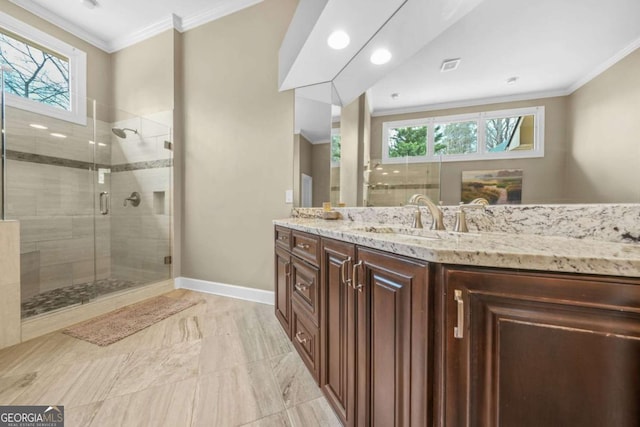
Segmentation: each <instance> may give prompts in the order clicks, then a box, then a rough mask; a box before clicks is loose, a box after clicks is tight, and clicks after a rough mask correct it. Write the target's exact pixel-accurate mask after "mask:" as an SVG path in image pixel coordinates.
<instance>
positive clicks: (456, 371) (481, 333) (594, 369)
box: [443, 268, 640, 427]
mask: <svg viewBox="0 0 640 427" xmlns="http://www.w3.org/2000/svg"><path fill="white" fill-rule="evenodd" d="M443 279H444V283H445V310H446V320H445V331H444V333H445V337H444V341H445V343H446V360H445V364H446V379H445V387H446V392H445V394H446V399H445V405H446V407H445V420H446V425H447V426H497V425H500V426H519V427H527V426H531V427H538V426H554V427H562V426H581V427H588V426H594V427H595V426H616V427H631V426H633V427H637V426H639V425H640V283H639V282H638V281H633V280H625V279H615V280H614V279H603V278H596V277H584V278H582V277H577V276H573V277H572V276H568V275H555V274H554V275H545V274H535V273H520V274H518V273H515V272H509V271H502V272H501V271H496V270H475V271H474V270H473V269H468V270H465V269H458V268H445V269H443ZM456 292H457V293H458V294H457V296H456ZM459 313H460V317H459ZM460 323H462V325H460ZM459 326H462V327H461V328H460V330H459V332H460V333H461V336H460V334H458V335H459V337H458V338H456V337H455V336H454V328H456V327H459Z"/></svg>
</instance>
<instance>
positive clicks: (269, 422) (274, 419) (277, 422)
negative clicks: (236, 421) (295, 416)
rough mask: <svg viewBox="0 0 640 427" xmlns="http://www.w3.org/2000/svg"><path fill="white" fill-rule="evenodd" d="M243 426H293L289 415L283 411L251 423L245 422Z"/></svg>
mask: <svg viewBox="0 0 640 427" xmlns="http://www.w3.org/2000/svg"><path fill="white" fill-rule="evenodd" d="M242 427H291V421H289V415H287V413H286V412H285V411H283V412H279V413H277V414H273V415H269V416H268V417H264V418H261V419H259V420H257V421H253V422H251V423H249V424H244V425H243V426H242Z"/></svg>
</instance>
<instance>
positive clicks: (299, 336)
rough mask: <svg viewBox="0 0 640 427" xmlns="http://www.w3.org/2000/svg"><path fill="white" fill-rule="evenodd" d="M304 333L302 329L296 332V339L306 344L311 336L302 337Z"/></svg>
mask: <svg viewBox="0 0 640 427" xmlns="http://www.w3.org/2000/svg"><path fill="white" fill-rule="evenodd" d="M303 335H304V333H303V332H302V331H298V332H296V341H298V342H299V343H300V344H306V343H307V342H309V338H302V336H303Z"/></svg>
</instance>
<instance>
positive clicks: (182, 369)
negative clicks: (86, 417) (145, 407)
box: [107, 341, 201, 398]
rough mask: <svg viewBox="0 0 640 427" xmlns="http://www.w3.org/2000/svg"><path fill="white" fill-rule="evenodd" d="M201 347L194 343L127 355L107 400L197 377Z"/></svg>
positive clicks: (197, 342)
mask: <svg viewBox="0 0 640 427" xmlns="http://www.w3.org/2000/svg"><path fill="white" fill-rule="evenodd" d="M200 347H201V343H200V341H195V342H191V343H182V344H175V345H173V346H170V347H166V348H162V349H159V350H155V349H154V350H140V351H137V352H134V353H131V354H129V355H128V357H127V359H126V360H125V361H124V363H123V364H122V366H121V367H120V369H119V370H118V373H117V378H116V379H115V381H114V383H113V386H112V387H111V389H110V391H109V394H108V396H107V398H111V397H115V396H122V395H125V394H130V393H135V392H137V391H140V390H144V389H145V388H150V387H155V386H159V385H163V384H171V383H176V382H179V381H183V380H186V379H189V378H194V377H196V376H197V375H198V359H199V356H200Z"/></svg>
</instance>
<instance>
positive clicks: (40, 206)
mask: <svg viewBox="0 0 640 427" xmlns="http://www.w3.org/2000/svg"><path fill="white" fill-rule="evenodd" d="M5 115H6V117H5V129H4V130H5V134H4V136H5V145H6V153H7V154H6V159H5V169H6V170H5V172H6V182H5V188H6V191H5V194H4V196H5V197H4V199H5V202H4V210H5V217H6V219H8V220H18V221H20V229H21V236H20V237H21V241H20V263H21V266H20V267H21V300H22V316H23V318H26V317H32V316H36V315H41V314H43V313H50V312H52V311H55V310H59V309H65V308H68V307H71V306H74V305H78V304H84V303H87V302H89V301H92V300H94V299H96V298H100V297H103V296H104V295H107V294H111V293H113V292H118V291H126V290H129V289H132V288H134V287H137V286H142V285H145V284H149V283H153V282H158V281H162V280H166V279H170V278H171V265H170V255H171V241H170V227H171V210H170V206H171V203H170V202H171V185H170V184H171V174H172V151H171V150H170V148H171V144H170V142H169V141H170V139H171V135H170V127H169V126H168V125H166V124H161V123H159V121H162V120H165V122H168V120H170V117H171V115H170V114H164V115H162V114H160V115H158V116H157V118H156V120H153V119H147V118H141V117H137V116H134V115H132V114H127V113H124V112H121V111H117V110H115V109H113V108H110V107H107V106H102V105H98V104H96V103H95V102H94V101H92V100H88V101H87V115H88V117H87V120H86V124H74V123H70V122H67V121H64V120H59V119H55V118H51V117H49V116H45V115H41V114H37V113H33V112H29V111H26V110H21V109H18V108H14V107H11V106H10V105H6V106H5ZM158 119H159V120H158ZM169 123H170V122H169Z"/></svg>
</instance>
